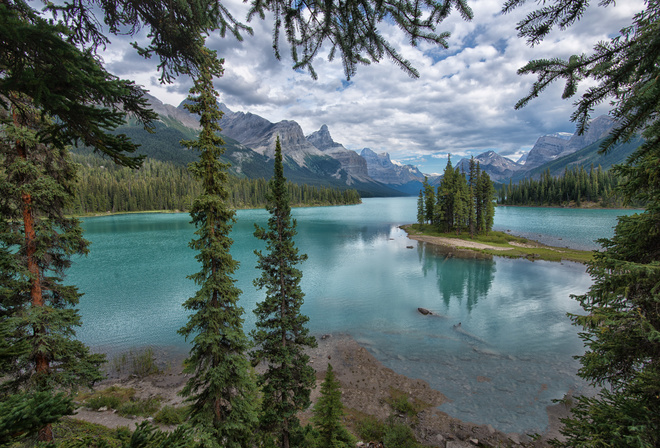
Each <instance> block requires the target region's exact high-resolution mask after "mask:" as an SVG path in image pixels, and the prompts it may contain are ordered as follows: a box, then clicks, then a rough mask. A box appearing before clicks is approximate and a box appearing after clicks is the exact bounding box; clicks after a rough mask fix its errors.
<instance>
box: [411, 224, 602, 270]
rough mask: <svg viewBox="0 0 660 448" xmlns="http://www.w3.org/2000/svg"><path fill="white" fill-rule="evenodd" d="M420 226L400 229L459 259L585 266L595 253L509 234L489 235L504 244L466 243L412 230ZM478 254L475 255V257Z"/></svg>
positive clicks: (460, 237) (470, 240)
mask: <svg viewBox="0 0 660 448" xmlns="http://www.w3.org/2000/svg"><path fill="white" fill-rule="evenodd" d="M416 225H418V224H404V225H402V226H399V228H400V229H402V230H403V231H405V232H406V234H407V236H408V238H409V239H411V240H415V241H420V242H423V243H427V244H431V245H434V246H438V247H443V248H447V249H450V252H451V253H452V254H455V255H457V256H459V257H466V256H467V257H469V256H470V254H472V255H471V256H473V257H474V256H484V257H488V258H490V257H492V256H501V257H509V258H526V259H528V260H530V261H535V260H545V261H554V262H561V261H573V262H576V263H582V264H585V263H587V262H588V261H589V260H591V258H592V256H593V252H594V251H587V250H579V249H571V248H568V247H565V248H562V247H554V246H548V245H545V244H542V243H540V242H538V241H534V240H530V239H527V238H523V237H517V236H514V235H511V234H509V233H506V232H499V231H490V232H489V235H496V236H498V237H500V239H502V240H506V241H505V242H503V243H499V242H498V243H497V244H498V245H496V244H492V243H489V242H480V241H475V240H472V239H464V237H465V236H466V234H463V235H461V236H455V237H454V236H448V235H445V234H442V235H429V234H428V233H426V232H424V231H423V230H421V231H420V230H418V229H415V228H413V226H416ZM475 254H476V255H475Z"/></svg>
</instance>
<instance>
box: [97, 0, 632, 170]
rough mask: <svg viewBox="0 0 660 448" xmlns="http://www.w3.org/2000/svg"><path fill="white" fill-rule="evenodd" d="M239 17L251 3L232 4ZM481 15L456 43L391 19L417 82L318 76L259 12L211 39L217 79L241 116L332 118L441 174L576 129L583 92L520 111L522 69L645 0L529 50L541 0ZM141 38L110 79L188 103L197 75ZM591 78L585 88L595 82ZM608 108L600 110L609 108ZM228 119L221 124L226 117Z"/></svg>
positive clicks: (526, 81)
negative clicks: (153, 52)
mask: <svg viewBox="0 0 660 448" xmlns="http://www.w3.org/2000/svg"><path fill="white" fill-rule="evenodd" d="M223 4H225V5H226V6H227V7H228V8H229V9H230V11H232V12H233V13H234V15H235V17H237V18H238V19H242V18H244V17H245V13H246V5H245V4H244V3H242V2H240V1H237V0H229V1H227V2H223ZM468 4H469V6H470V7H471V8H472V10H473V13H474V18H473V20H472V21H470V22H466V21H464V20H463V19H462V18H461V17H460V16H459V15H458V14H454V15H452V16H450V17H449V18H448V19H446V20H445V21H444V22H443V23H441V24H440V26H439V28H438V31H449V32H450V33H451V36H450V37H449V39H448V44H449V48H448V49H443V48H440V47H437V46H431V45H429V44H420V45H419V46H417V47H411V46H410V45H409V43H408V42H407V41H406V39H405V36H404V35H403V34H402V33H401V32H400V30H398V29H397V28H396V27H394V26H391V25H388V24H384V25H383V26H382V28H381V32H382V33H383V35H384V36H385V37H386V38H387V39H388V40H389V41H390V42H391V43H392V44H393V45H394V46H395V48H396V49H397V51H398V52H399V54H401V55H402V56H403V57H405V58H406V59H408V60H409V61H411V62H412V64H413V66H414V67H415V68H416V69H417V70H418V71H419V73H420V77H419V78H417V79H413V78H410V77H409V76H408V75H407V74H406V73H405V72H403V71H402V70H401V69H399V68H398V67H397V66H396V65H394V63H392V62H391V61H390V60H387V59H385V60H382V61H381V62H379V63H377V64H371V65H368V66H360V67H359V68H358V70H357V74H356V75H355V76H354V77H353V78H352V79H351V80H350V82H347V81H346V78H345V74H344V71H343V67H342V65H341V62H340V60H339V58H335V60H334V61H328V60H327V58H325V57H323V55H322V56H321V57H319V58H318V59H316V60H315V62H314V67H315V70H316V72H317V74H318V80H314V79H312V77H311V76H310V75H309V74H308V73H306V72H299V71H294V70H292V68H291V67H292V62H291V59H290V57H288V53H287V52H288V50H287V49H286V46H285V42H283V41H282V42H281V45H282V50H281V54H282V60H277V59H276V58H275V56H274V53H273V50H272V22H271V21H270V20H268V18H267V19H266V20H263V21H262V20H259V19H253V20H252V21H251V22H250V23H249V25H250V26H251V27H252V28H253V29H254V35H253V36H249V35H246V36H245V39H244V41H242V42H238V41H237V40H236V39H235V38H233V37H226V38H220V37H219V36H210V37H209V39H208V45H209V46H210V47H211V48H213V49H215V50H217V51H218V55H219V56H220V57H222V58H224V59H225V73H224V76H223V77H222V78H219V79H217V80H215V86H216V89H217V90H218V92H219V94H220V96H219V101H220V102H223V103H225V104H226V105H227V107H228V108H229V109H231V110H232V111H235V112H236V111H243V112H252V113H254V114H257V115H260V116H262V117H264V118H266V119H268V120H270V121H271V122H278V121H281V120H294V121H296V122H298V123H299V124H300V125H301V127H302V129H303V131H304V133H305V135H309V134H311V133H312V132H314V131H317V130H318V129H319V128H320V127H321V126H322V125H323V124H326V125H327V126H328V128H329V130H330V134H331V135H332V138H333V140H334V141H336V142H338V143H341V144H342V145H344V147H346V148H347V149H352V150H355V151H357V152H360V151H361V150H362V148H365V147H368V148H371V149H372V150H373V151H376V152H378V153H381V152H387V153H389V154H390V156H391V158H392V160H395V161H397V162H399V163H403V164H412V165H415V166H417V167H418V168H419V169H420V170H421V171H422V172H424V173H428V174H432V173H441V172H442V171H443V169H444V167H445V165H446V163H447V156H448V154H451V158H452V161H453V162H454V163H456V162H458V160H460V158H463V157H470V156H471V155H475V156H476V155H478V154H480V153H482V152H485V151H489V150H493V151H495V152H497V153H499V154H500V155H503V156H505V157H508V158H510V159H512V160H514V161H517V160H518V158H520V156H521V155H522V154H523V153H525V152H527V151H529V150H530V149H531V148H532V146H533V145H534V143H535V142H536V140H537V139H538V138H539V137H540V136H542V135H546V134H551V133H555V132H569V133H573V132H574V131H575V124H574V123H572V122H571V121H570V116H571V113H572V111H573V109H574V101H575V98H572V99H567V100H563V99H561V92H562V89H563V85H562V84H557V85H554V86H551V87H550V88H548V89H546V91H545V92H544V93H543V94H542V95H540V96H539V97H538V98H536V99H535V100H534V101H532V102H531V103H530V104H529V105H528V106H526V107H525V108H523V109H521V110H515V109H514V105H515V104H516V102H517V101H518V100H519V99H520V98H522V97H523V96H525V94H526V93H527V92H528V91H529V89H530V87H531V85H532V83H533V82H534V80H535V77H534V76H533V75H526V76H520V75H517V73H516V72H517V70H518V69H519V68H520V67H522V66H523V65H525V64H526V63H527V61H529V60H532V59H541V58H555V57H559V58H568V57H569V56H571V55H573V54H580V53H583V52H588V51H590V49H591V48H593V45H594V44H595V43H597V42H598V41H601V40H604V39H608V38H609V37H612V36H614V35H615V34H616V33H617V32H618V30H619V29H621V28H622V27H624V26H626V25H628V24H629V23H630V18H631V17H632V15H633V14H634V13H635V12H637V11H638V10H640V9H641V8H642V2H641V1H639V0H632V1H629V2H619V4H617V5H616V6H610V7H607V8H603V7H597V6H596V5H593V6H592V7H590V8H589V10H588V11H587V13H586V15H585V16H584V17H583V19H582V20H581V21H580V22H578V23H577V24H575V25H574V26H572V27H570V28H568V29H566V30H554V31H553V32H552V33H551V34H550V35H549V36H548V37H547V38H546V39H545V40H544V41H543V42H542V43H541V44H539V45H536V46H534V47H530V46H529V45H528V44H527V43H526V41H525V40H524V39H522V38H520V37H518V36H517V32H516V29H515V26H516V23H517V22H518V21H519V20H520V19H521V18H522V17H524V16H525V15H526V13H528V12H529V11H530V10H531V9H532V8H534V7H535V6H537V4H536V2H530V4H529V5H525V7H523V8H520V9H518V10H514V12H512V13H510V14H506V15H503V14H501V12H500V11H501V8H502V0H468ZM132 40H135V38H132V39H129V38H127V37H118V38H113V44H112V45H111V46H109V47H108V48H107V49H106V51H105V53H104V54H103V55H102V57H103V60H104V62H105V65H106V68H107V69H108V70H109V71H110V72H111V73H113V74H115V75H117V76H119V77H121V78H125V79H131V80H134V81H135V82H136V83H137V84H140V85H142V86H144V87H145V88H146V89H147V90H149V93H150V94H152V95H154V96H155V97H157V98H158V99H160V100H161V101H162V102H164V103H166V104H172V105H174V106H177V105H179V104H180V102H181V101H183V100H184V99H185V98H186V96H187V94H188V90H189V88H190V87H191V85H192V82H191V81H190V79H188V78H180V79H178V80H177V81H176V82H175V83H173V84H169V85H162V84H160V83H159V82H158V73H157V72H156V63H155V62H154V61H151V60H143V59H141V58H140V57H139V56H138V55H137V54H136V53H135V51H134V50H133V49H132V48H130V45H129V42H130V41H132ZM588 86H589V84H588V83H585V84H584V86H583V89H584V88H586V87H588ZM607 111H608V105H607V104H605V105H602V106H600V107H599V108H597V109H596V110H595V112H594V114H593V117H594V118H595V117H596V116H598V115H601V114H605V113H607ZM220 125H221V126H222V122H221V123H220Z"/></svg>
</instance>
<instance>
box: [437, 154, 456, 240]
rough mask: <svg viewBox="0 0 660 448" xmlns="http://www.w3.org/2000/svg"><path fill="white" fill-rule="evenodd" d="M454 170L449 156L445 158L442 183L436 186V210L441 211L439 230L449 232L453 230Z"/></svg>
mask: <svg viewBox="0 0 660 448" xmlns="http://www.w3.org/2000/svg"><path fill="white" fill-rule="evenodd" d="M455 185H456V182H455V175H454V168H453V167H452V165H451V156H447V165H446V166H445V171H444V174H443V176H442V182H441V183H440V185H438V208H439V209H440V210H441V212H440V216H441V221H439V222H438V225H439V226H440V230H441V231H443V232H450V231H451V230H452V229H453V228H454V205H455V204H454V189H455Z"/></svg>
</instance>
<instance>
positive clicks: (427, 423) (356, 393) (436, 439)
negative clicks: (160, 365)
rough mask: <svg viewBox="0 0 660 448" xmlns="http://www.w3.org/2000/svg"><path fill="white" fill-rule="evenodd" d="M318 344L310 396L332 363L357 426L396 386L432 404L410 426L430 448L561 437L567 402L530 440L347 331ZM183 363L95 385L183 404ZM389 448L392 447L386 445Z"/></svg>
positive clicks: (129, 422) (130, 422) (111, 418)
mask: <svg viewBox="0 0 660 448" xmlns="http://www.w3.org/2000/svg"><path fill="white" fill-rule="evenodd" d="M317 339H318V348H316V349H314V350H311V351H310V353H309V354H310V357H311V362H312V366H314V368H315V369H316V371H317V388H316V389H315V390H314V391H313V392H312V400H313V401H316V399H317V398H318V395H319V389H320V387H318V386H319V385H320V383H321V381H322V379H323V377H324V375H325V371H326V369H327V366H328V363H331V364H332V367H333V369H334V370H335V373H336V375H337V378H338V379H339V381H340V382H341V386H342V401H343V403H344V406H345V407H346V409H347V411H348V412H347V414H348V416H347V424H348V426H349V427H351V425H352V424H353V419H352V417H354V416H356V415H360V414H368V415H372V416H374V417H377V418H379V419H383V420H384V419H385V418H387V417H388V416H389V415H390V414H391V413H392V408H391V407H390V405H389V404H388V403H387V401H386V400H387V399H389V398H390V397H391V393H392V391H393V390H395V391H397V393H400V392H402V393H404V394H406V395H407V396H408V397H409V399H410V400H419V401H422V402H425V403H428V404H429V405H430V406H429V407H428V408H427V409H426V410H424V411H422V412H420V413H419V414H418V416H417V419H416V421H415V422H414V424H412V423H413V422H412V421H409V423H411V426H413V430H414V432H415V435H416V437H417V439H418V440H419V441H420V442H421V443H423V444H424V445H427V446H434V447H441V448H461V447H468V446H475V445H476V444H478V445H479V446H526V447H544V446H547V443H546V440H547V439H548V438H552V437H556V436H558V432H557V428H558V424H559V422H558V418H559V417H561V416H563V415H565V414H566V413H567V412H568V411H567V410H566V409H565V408H564V406H563V405H556V406H549V407H548V415H549V428H550V429H549V430H548V432H547V433H546V434H544V435H543V438H542V439H541V440H537V441H532V440H531V439H530V438H529V437H528V436H527V435H521V434H504V433H502V432H499V431H497V430H495V429H494V428H493V427H492V426H491V425H477V424H472V423H469V422H463V421H460V420H458V419H455V418H452V417H450V416H449V415H447V414H446V413H444V412H441V411H439V410H438V409H437V406H439V405H441V404H442V403H444V402H445V401H446V400H447V398H446V397H445V396H444V395H443V394H442V393H441V392H440V391H437V390H434V389H432V388H431V387H430V386H429V385H428V383H426V382H425V381H422V380H416V379H411V378H408V377H405V376H403V375H399V374H397V373H395V372H394V371H392V370H391V369H388V368H387V367H385V366H383V365H382V364H381V363H380V362H379V361H378V360H376V358H374V357H373V356H372V355H371V354H370V353H369V352H368V351H367V350H366V349H365V348H363V347H361V346H360V345H359V344H358V343H357V342H356V341H355V340H353V339H352V338H351V337H350V336H347V335H325V336H323V337H319V338H317ZM181 370H182V369H181V367H180V366H178V365H177V367H171V368H170V369H168V371H166V372H164V373H162V374H158V375H151V376H149V377H146V378H134V377H133V378H130V377H128V378H119V379H107V380H105V381H103V382H102V383H100V384H99V385H98V386H97V389H103V388H106V387H109V386H112V385H115V384H118V385H121V386H122V387H132V388H134V389H135V390H136V395H137V396H138V397H140V398H149V397H155V396H160V397H161V398H162V403H163V405H175V406H178V405H181V404H182V398H181V397H180V396H179V395H178V392H179V391H180V390H181V388H182V387H183V385H184V383H185V381H186V379H187V376H186V375H184V374H183V373H182V371H181ZM310 416H311V410H308V411H307V412H306V413H305V414H303V415H301V419H302V420H303V421H307V420H308V419H309V417H310ZM74 418H77V419H82V420H86V421H89V422H93V423H99V424H102V425H105V426H108V427H118V426H128V427H130V428H134V427H135V425H136V424H137V423H139V422H141V421H143V420H144V418H135V419H129V418H124V417H120V416H119V415H117V414H115V413H114V412H113V411H111V410H109V411H102V412H98V411H91V410H88V409H85V408H80V409H78V410H77V414H76V415H75V417H74ZM388 448H390V447H388Z"/></svg>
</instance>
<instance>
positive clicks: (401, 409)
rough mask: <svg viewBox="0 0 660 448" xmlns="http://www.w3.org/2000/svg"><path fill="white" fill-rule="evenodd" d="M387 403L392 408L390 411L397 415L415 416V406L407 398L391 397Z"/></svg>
mask: <svg viewBox="0 0 660 448" xmlns="http://www.w3.org/2000/svg"><path fill="white" fill-rule="evenodd" d="M388 403H389V404H390V406H392V409H393V410H394V411H396V412H397V413H399V414H404V415H407V416H409V417H414V416H415V415H417V410H416V409H415V406H414V405H413V403H411V402H410V400H409V399H408V397H406V396H403V395H402V396H398V397H392V398H391V399H390V400H388Z"/></svg>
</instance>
